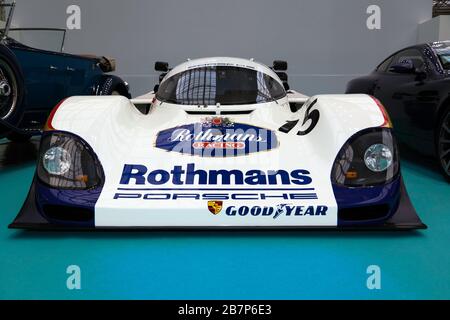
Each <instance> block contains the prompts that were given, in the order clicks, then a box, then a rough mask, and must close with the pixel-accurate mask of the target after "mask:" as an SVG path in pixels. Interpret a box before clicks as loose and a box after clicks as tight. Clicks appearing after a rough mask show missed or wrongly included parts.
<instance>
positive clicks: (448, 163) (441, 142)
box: [436, 107, 450, 182]
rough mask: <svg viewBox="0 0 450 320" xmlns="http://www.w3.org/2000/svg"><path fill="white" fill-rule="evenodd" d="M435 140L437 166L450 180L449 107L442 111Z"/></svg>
mask: <svg viewBox="0 0 450 320" xmlns="http://www.w3.org/2000/svg"><path fill="white" fill-rule="evenodd" d="M436 142H437V143H436V144H437V156H438V160H439V167H440V168H441V171H442V174H443V175H444V177H445V178H446V179H447V180H448V181H449V182H450V107H447V108H446V109H445V110H444V112H443V113H442V116H441V119H440V121H439V126H438V132H437V139H436Z"/></svg>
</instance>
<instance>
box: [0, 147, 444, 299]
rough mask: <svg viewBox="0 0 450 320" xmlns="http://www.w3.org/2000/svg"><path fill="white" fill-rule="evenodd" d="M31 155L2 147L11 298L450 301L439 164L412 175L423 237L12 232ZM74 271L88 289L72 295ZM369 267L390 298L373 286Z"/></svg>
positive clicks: (6, 281) (2, 263) (418, 165)
mask: <svg viewBox="0 0 450 320" xmlns="http://www.w3.org/2000/svg"><path fill="white" fill-rule="evenodd" d="M23 150H24V147H20V148H19V147H16V146H11V145H8V144H7V142H6V141H5V140H0V161H1V162H2V163H3V167H2V168H1V169H0V203H1V210H0V298H2V299H10V298H12V299H54V298H58V299H85V298H89V299H91V298H93V299H105V298H112V299H127V298H128V299H250V298H252V299H323V298H325V299H336V298H337V299H419V298H420V299H449V298H450V272H449V267H450V249H449V247H450V184H448V183H446V182H444V180H443V178H441V176H440V175H439V173H437V171H436V168H435V167H434V165H433V163H432V162H430V161H429V160H427V159H419V161H417V160H415V161H412V160H411V158H412V157H413V156H412V155H409V156H408V157H405V158H406V159H403V160H404V161H403V167H402V170H403V175H404V179H405V182H406V186H407V189H408V191H409V193H410V196H411V199H412V201H413V203H414V205H415V207H416V209H417V211H418V213H419V215H420V216H421V218H422V219H423V221H424V222H425V223H426V224H427V225H428V226H429V229H428V230H425V231H420V232H406V233H379V232H378V233H373V232H367V233H363V232H357V233H355V232H353V233H339V232H314V233H311V232H277V233H264V232H259V233H245V232H233V233H231V232H230V233H213V232H208V233H203V232H202V233H191V232H186V233H179V232H178V233H174V232H172V233H161V232H158V233H114V232H110V233H109V232H108V233H47V232H23V231H17V230H9V229H7V225H8V224H9V223H10V222H11V221H12V220H13V218H14V217H15V215H16V214H17V212H18V210H19V209H20V206H21V205H22V202H23V200H24V198H25V196H26V193H27V191H28V188H29V185H30V182H31V179H32V176H33V171H34V162H33V152H34V151H33V150H34V145H33V144H30V145H28V146H27V147H25V152H24V151H23ZM17 163H18V164H17ZM69 265H78V266H80V268H81V286H82V288H81V290H72V291H71V290H68V289H67V287H66V278H67V274H66V267H67V266H69ZM369 265H378V266H380V268H381V286H382V287H381V290H368V289H367V287H366V279H367V274H366V268H367V266H369Z"/></svg>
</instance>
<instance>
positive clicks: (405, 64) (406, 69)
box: [389, 59, 416, 74]
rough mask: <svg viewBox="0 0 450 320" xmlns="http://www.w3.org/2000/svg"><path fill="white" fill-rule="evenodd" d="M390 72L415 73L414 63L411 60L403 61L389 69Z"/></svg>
mask: <svg viewBox="0 0 450 320" xmlns="http://www.w3.org/2000/svg"><path fill="white" fill-rule="evenodd" d="M389 71H390V72H394V73H411V74H412V73H415V72H416V68H414V63H413V61H412V60H411V59H405V60H403V61H401V62H399V63H396V64H394V65H392V66H390V67H389Z"/></svg>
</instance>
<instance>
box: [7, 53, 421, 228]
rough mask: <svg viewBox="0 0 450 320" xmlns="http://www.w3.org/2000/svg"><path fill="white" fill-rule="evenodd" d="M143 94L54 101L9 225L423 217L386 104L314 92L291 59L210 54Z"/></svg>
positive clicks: (246, 223)
mask: <svg viewBox="0 0 450 320" xmlns="http://www.w3.org/2000/svg"><path fill="white" fill-rule="evenodd" d="M155 68H156V70H157V71H162V72H163V73H162V75H161V77H160V84H159V85H157V86H156V87H155V90H154V91H152V92H150V93H149V94H146V95H144V96H141V97H139V98H137V99H134V100H129V99H127V98H125V97H121V96H104V97H100V96H99V97H87V96H84V97H71V98H68V99H66V100H64V101H63V102H61V103H60V104H59V105H58V106H57V107H55V109H54V110H53V112H52V113H51V115H50V117H49V119H48V122H47V125H46V129H45V132H44V134H43V136H42V140H41V146H40V154H39V160H38V164H37V170H36V175H35V178H34V180H33V184H32V186H31V189H30V192H29V194H28V197H27V199H26V202H25V204H24V205H23V207H22V209H21V211H20V213H19V215H18V216H17V218H16V219H15V221H14V222H13V223H12V224H11V225H10V227H13V228H28V229H47V228H50V229H110V228H149V229H154V228H169V229H177V228H212V229H220V228H264V229H272V228H338V229H346V228H358V229H359V228H362V229H364V228H366V229H367V228H369V229H419V228H425V227H426V226H425V225H424V224H423V223H422V222H421V221H420V219H419V217H418V216H417V214H416V212H415V210H414V208H413V207H412V205H411V202H410V200H409V198H408V195H407V193H406V190H405V187H404V185H403V182H402V178H401V175H400V166H399V158H398V153H397V146H396V143H395V139H394V137H393V136H392V128H391V124H390V121H389V118H388V116H387V114H386V112H385V110H384V108H383V106H382V105H381V104H380V102H378V101H377V100H376V99H374V98H372V97H371V96H369V95H365V94H356V95H317V96H313V97H306V96H304V95H302V94H300V93H298V92H296V91H293V90H289V88H288V87H289V86H288V84H287V79H288V77H287V74H286V69H287V62H283V61H275V62H274V65H273V67H270V68H269V67H267V66H265V65H263V64H260V63H256V62H254V61H253V60H245V59H238V58H224V57H216V58H204V59H197V60H189V61H187V62H185V63H182V64H180V65H178V66H177V67H175V68H173V69H170V68H169V66H168V64H167V63H163V62H157V63H156V64H155Z"/></svg>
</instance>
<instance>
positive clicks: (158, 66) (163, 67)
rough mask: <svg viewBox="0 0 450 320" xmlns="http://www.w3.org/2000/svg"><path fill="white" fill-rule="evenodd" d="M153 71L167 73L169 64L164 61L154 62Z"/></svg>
mask: <svg viewBox="0 0 450 320" xmlns="http://www.w3.org/2000/svg"><path fill="white" fill-rule="evenodd" d="M155 71H161V72H167V71H169V63H167V62H164V61H156V62H155Z"/></svg>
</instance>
